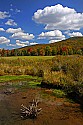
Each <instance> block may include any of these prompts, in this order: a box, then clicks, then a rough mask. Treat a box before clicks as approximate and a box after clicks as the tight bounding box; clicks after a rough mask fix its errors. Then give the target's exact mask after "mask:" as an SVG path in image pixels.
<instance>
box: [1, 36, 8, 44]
mask: <svg viewBox="0 0 83 125" xmlns="http://www.w3.org/2000/svg"><path fill="white" fill-rule="evenodd" d="M8 43H10V39H8V38H6V37H4V36H1V37H0V44H8Z"/></svg>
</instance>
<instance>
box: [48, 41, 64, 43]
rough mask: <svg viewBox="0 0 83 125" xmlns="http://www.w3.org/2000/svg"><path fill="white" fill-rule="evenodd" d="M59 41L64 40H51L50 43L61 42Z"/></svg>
mask: <svg viewBox="0 0 83 125" xmlns="http://www.w3.org/2000/svg"><path fill="white" fill-rule="evenodd" d="M59 41H62V40H50V41H49V43H55V42H59Z"/></svg>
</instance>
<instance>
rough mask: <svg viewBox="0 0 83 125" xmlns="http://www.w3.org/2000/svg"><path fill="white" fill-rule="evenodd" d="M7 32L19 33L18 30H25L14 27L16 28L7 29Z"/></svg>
mask: <svg viewBox="0 0 83 125" xmlns="http://www.w3.org/2000/svg"><path fill="white" fill-rule="evenodd" d="M6 32H7V33H18V32H23V30H22V29H21V28H17V29H14V28H9V29H7V30H6Z"/></svg>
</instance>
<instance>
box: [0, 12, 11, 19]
mask: <svg viewBox="0 0 83 125" xmlns="http://www.w3.org/2000/svg"><path fill="white" fill-rule="evenodd" d="M7 17H10V15H9V13H8V12H6V11H4V12H2V11H0V19H5V18H7Z"/></svg>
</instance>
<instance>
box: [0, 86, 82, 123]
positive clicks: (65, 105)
mask: <svg viewBox="0 0 83 125" xmlns="http://www.w3.org/2000/svg"><path fill="white" fill-rule="evenodd" d="M12 91H13V92H12ZM43 91H44V89H41V88H27V89H24V88H22V89H17V88H8V86H6V87H3V88H2V89H0V125H55V124H56V125H82V124H83V113H82V112H81V109H80V105H79V104H76V103H70V102H68V101H67V100H66V99H65V98H56V97H54V96H52V95H51V96H46V97H44V96H42V92H43ZM33 99H38V100H39V101H40V103H39V107H41V108H42V112H41V113H40V115H39V116H38V117H37V119H34V120H32V119H26V120H23V119H21V115H20V108H21V104H24V105H26V106H28V105H29V102H30V101H32V100H33Z"/></svg>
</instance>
